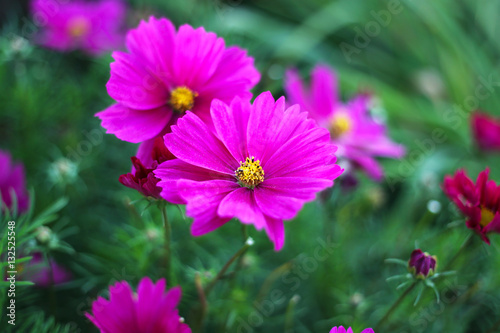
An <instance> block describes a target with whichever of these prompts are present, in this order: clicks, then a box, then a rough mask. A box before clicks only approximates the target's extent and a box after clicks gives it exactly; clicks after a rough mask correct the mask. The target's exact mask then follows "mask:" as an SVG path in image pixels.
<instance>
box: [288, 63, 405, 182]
mask: <svg viewBox="0 0 500 333" xmlns="http://www.w3.org/2000/svg"><path fill="white" fill-rule="evenodd" d="M337 85H338V80H337V77H336V75H335V73H334V72H333V70H331V69H330V68H329V67H327V66H324V65H319V66H316V67H315V68H314V70H313V71H312V74H311V87H310V89H306V88H304V86H303V82H302V80H301V78H300V77H299V75H298V73H297V71H296V70H288V71H287V73H286V79H285V91H286V93H287V95H288V98H289V101H290V103H292V104H299V105H300V106H301V107H302V109H303V110H305V111H307V112H309V115H310V117H312V118H313V119H315V120H316V121H317V122H318V124H319V125H320V126H322V127H325V128H327V129H328V130H330V133H331V136H332V140H333V142H334V143H335V144H336V145H338V147H339V152H338V155H339V157H341V158H346V159H347V160H349V161H351V162H352V163H354V165H355V166H358V167H361V168H362V169H363V170H365V171H366V173H367V174H368V175H369V176H370V177H372V178H373V179H375V180H381V178H382V177H383V174H384V172H383V170H382V168H381V166H380V165H379V164H378V162H377V161H376V160H375V157H392V158H401V157H403V155H404V154H405V149H404V147H403V146H401V145H399V144H396V143H394V142H392V141H391V140H390V139H389V138H388V137H387V134H386V128H385V126H384V125H383V124H380V123H378V122H376V121H374V119H373V118H372V117H371V116H370V114H369V105H370V101H371V96H370V95H368V94H362V95H358V96H356V97H355V98H354V99H352V100H351V101H349V102H348V103H347V104H343V103H342V101H341V100H340V98H339V92H338V86H337Z"/></svg>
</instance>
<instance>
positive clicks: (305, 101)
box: [284, 69, 314, 112]
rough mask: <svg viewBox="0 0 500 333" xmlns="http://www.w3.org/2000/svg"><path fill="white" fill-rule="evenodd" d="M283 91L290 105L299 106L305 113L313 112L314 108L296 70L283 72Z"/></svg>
mask: <svg viewBox="0 0 500 333" xmlns="http://www.w3.org/2000/svg"><path fill="white" fill-rule="evenodd" d="M284 89H285V92H286V95H287V96H288V98H289V101H293V102H292V104H299V105H300V107H301V108H302V109H303V110H305V111H307V112H311V110H312V111H313V112H314V108H313V107H312V105H311V101H309V98H308V96H307V93H306V91H305V88H304V85H303V84H302V79H301V78H300V75H299V73H298V72H297V70H296V69H288V70H287V71H286V72H285V87H284Z"/></svg>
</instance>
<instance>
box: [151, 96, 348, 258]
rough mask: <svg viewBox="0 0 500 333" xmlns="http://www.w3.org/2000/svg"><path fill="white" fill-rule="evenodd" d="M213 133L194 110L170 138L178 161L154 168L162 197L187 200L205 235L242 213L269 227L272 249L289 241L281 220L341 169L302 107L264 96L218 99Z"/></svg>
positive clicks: (199, 231)
mask: <svg viewBox="0 0 500 333" xmlns="http://www.w3.org/2000/svg"><path fill="white" fill-rule="evenodd" d="M211 115H212V119H213V124H214V128H215V131H214V132H213V131H211V130H210V129H209V127H208V126H207V125H206V124H205V123H204V122H203V121H202V120H201V119H200V118H199V117H197V116H196V115H195V114H193V113H191V112H188V113H187V114H186V115H185V116H184V117H182V118H180V119H179V120H178V122H177V125H176V126H173V127H172V133H169V134H167V135H165V144H166V146H167V148H168V149H169V150H170V151H171V152H172V154H174V155H175V156H176V157H177V159H174V160H170V161H166V162H164V163H162V164H160V165H159V166H158V168H157V169H156V170H155V171H154V173H155V175H156V176H157V177H159V178H160V179H161V181H160V182H159V183H158V185H159V186H160V187H162V188H163V191H162V193H161V195H162V197H163V198H164V199H166V200H167V201H169V202H172V203H176V204H187V215H188V216H190V217H192V218H193V219H194V222H193V225H192V228H191V232H192V234H193V235H194V236H200V235H203V234H205V233H208V232H210V231H213V230H214V229H217V228H218V227H220V226H222V225H223V224H225V223H226V222H228V221H229V220H230V219H231V218H233V217H237V218H238V219H240V220H241V222H243V223H246V224H253V225H254V226H255V227H256V228H257V229H258V230H260V229H265V230H266V232H267V234H268V236H269V238H270V239H271V240H272V241H273V242H274V245H275V250H279V249H281V248H282V247H283V244H284V225H283V220H284V219H286V220H288V219H292V218H294V217H295V216H296V215H297V213H298V211H299V210H300V209H301V207H302V206H303V204H304V203H305V202H307V201H311V200H313V199H314V198H315V194H316V193H317V192H319V191H322V190H324V189H325V188H327V187H330V186H332V185H333V180H334V179H335V178H337V177H338V176H339V175H340V174H341V173H342V171H343V170H342V169H341V168H340V167H339V166H338V165H336V164H335V161H336V158H335V155H334V153H335V151H336V150H337V147H335V146H334V145H332V144H330V143H329V142H330V135H329V133H328V131H327V130H325V129H323V128H320V127H318V126H317V125H316V123H315V121H314V120H311V119H307V113H305V112H301V111H300V107H299V106H298V105H294V106H292V107H289V108H288V109H285V99H284V97H282V98H280V99H279V100H278V101H276V102H275V101H274V98H273V97H272V95H271V93H269V92H266V93H263V94H261V95H259V96H258V97H257V98H256V99H255V101H254V103H253V105H250V103H249V102H248V101H242V100H241V99H240V98H235V99H234V100H233V101H232V103H231V104H230V105H227V104H225V103H224V102H222V101H219V100H214V101H213V102H212V107H211Z"/></svg>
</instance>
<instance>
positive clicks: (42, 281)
mask: <svg viewBox="0 0 500 333" xmlns="http://www.w3.org/2000/svg"><path fill="white" fill-rule="evenodd" d="M51 274H52V276H51ZM71 277H72V276H71V273H70V272H69V271H67V270H66V269H65V268H64V267H62V266H60V265H59V264H57V263H56V262H55V261H54V260H52V259H51V260H50V267H49V265H48V264H47V262H46V261H45V260H44V258H43V256H42V254H41V253H40V252H36V253H34V254H32V259H31V260H30V261H29V262H28V263H26V264H24V266H23V271H22V279H23V280H26V281H31V282H33V283H35V285H36V286H37V287H50V286H51V285H53V284H54V285H56V284H61V283H64V282H67V281H69V280H71Z"/></svg>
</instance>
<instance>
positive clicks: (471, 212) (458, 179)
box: [443, 169, 500, 244]
mask: <svg viewBox="0 0 500 333" xmlns="http://www.w3.org/2000/svg"><path fill="white" fill-rule="evenodd" d="M489 172H490V170H489V169H486V170H484V171H482V172H481V173H479V175H478V176H477V180H476V184H474V182H473V181H472V180H471V179H470V178H469V177H468V176H467V174H466V173H465V171H464V170H458V171H457V172H456V173H455V175H454V176H446V177H445V178H444V183H443V191H444V193H445V194H446V195H447V196H448V197H449V198H450V199H451V200H452V201H453V202H454V203H455V205H457V207H458V208H459V209H460V210H461V211H462V213H463V214H464V215H465V216H467V218H468V219H467V221H466V222H465V224H466V225H467V228H469V229H472V230H474V231H475V232H476V233H477V234H478V235H479V236H481V238H482V239H483V241H485V242H486V243H487V244H490V240H489V238H488V236H487V234H488V233H491V232H495V233H500V185H497V184H495V182H494V181H493V180H488V177H489Z"/></svg>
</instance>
